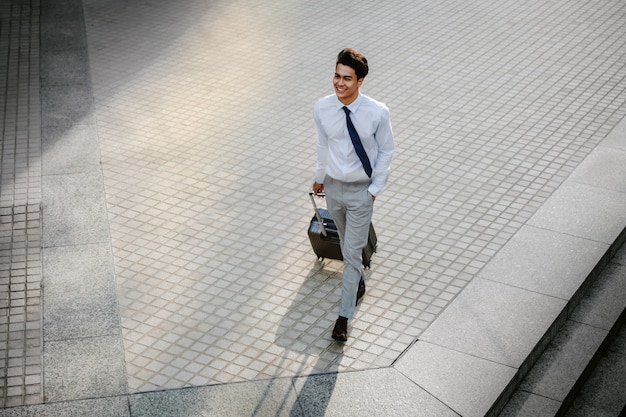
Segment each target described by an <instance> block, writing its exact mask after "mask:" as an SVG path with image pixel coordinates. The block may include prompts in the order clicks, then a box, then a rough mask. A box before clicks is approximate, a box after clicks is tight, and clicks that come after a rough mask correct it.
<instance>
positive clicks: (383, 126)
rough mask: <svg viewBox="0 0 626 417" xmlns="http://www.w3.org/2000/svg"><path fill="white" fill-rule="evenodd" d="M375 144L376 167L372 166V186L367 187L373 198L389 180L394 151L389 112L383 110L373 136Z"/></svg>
mask: <svg viewBox="0 0 626 417" xmlns="http://www.w3.org/2000/svg"><path fill="white" fill-rule="evenodd" d="M374 138H375V139H376V144H377V146H378V156H377V158H376V165H375V166H374V174H373V180H372V184H371V185H370V186H369V192H370V194H372V195H373V196H377V195H378V194H380V193H381V192H382V191H383V190H384V189H385V187H386V186H387V179H388V178H389V169H390V167H391V158H392V157H393V153H394V150H395V143H394V138H393V130H392V128H391V120H390V117H389V110H387V109H385V110H384V111H383V115H382V117H381V120H380V123H379V125H378V128H377V129H376V133H375V134H374Z"/></svg>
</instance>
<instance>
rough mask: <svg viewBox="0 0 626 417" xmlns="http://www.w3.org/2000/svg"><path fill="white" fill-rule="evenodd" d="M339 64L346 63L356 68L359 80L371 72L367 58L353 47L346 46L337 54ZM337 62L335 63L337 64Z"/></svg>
mask: <svg viewBox="0 0 626 417" xmlns="http://www.w3.org/2000/svg"><path fill="white" fill-rule="evenodd" d="M337 64H342V65H346V66H348V67H350V68H352V69H353V70H354V72H355V73H356V78H357V80H360V79H361V78H365V76H366V75H367V73H368V72H369V67H368V66H367V59H365V57H364V56H363V55H361V53H359V52H357V51H355V50H354V49H352V48H345V49H344V50H342V51H341V52H339V55H337ZM337 64H335V65H337Z"/></svg>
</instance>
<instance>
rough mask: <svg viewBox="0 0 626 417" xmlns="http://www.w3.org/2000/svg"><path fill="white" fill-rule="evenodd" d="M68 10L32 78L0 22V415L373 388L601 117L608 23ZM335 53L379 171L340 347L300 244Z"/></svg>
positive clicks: (433, 9) (16, 33) (580, 151)
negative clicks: (383, 183)
mask: <svg viewBox="0 0 626 417" xmlns="http://www.w3.org/2000/svg"><path fill="white" fill-rule="evenodd" d="M70 3H72V2H71V1H68V2H67V4H66V5H65V6H67V7H66V8H65V9H63V10H61V7H60V6H59V9H58V10H56V9H55V11H57V13H56V14H55V13H50V14H49V16H52V18H53V19H59V21H61V18H62V17H64V16H67V15H69V14H71V13H70V12H69V11H68V10H70V8H69V6H68V5H69V4H70ZM46 4H47V5H48V7H50V8H51V9H53V7H52V5H53V2H46ZM73 4H74V5H79V7H78V8H79V9H80V13H76V16H78V17H79V18H80V25H78V26H79V28H80V29H81V30H82V31H83V32H84V31H85V29H86V45H83V46H81V47H84V48H85V49H84V50H83V49H80V48H79V47H78V46H77V45H78V44H79V42H74V43H73V42H71V40H72V39H69V41H68V36H69V33H71V32H72V31H73V30H75V29H74V28H73V27H72V29H69V28H68V26H63V25H62V24H61V25H57V26H53V25H48V26H46V27H47V28H48V30H50V28H52V27H58V28H64V30H61V29H59V30H58V32H56V33H55V32H47V33H48V34H49V35H50V34H51V33H52V34H54V35H55V36H56V35H58V38H59V39H61V38H63V39H64V40H65V42H60V41H59V43H58V44H56V45H54V46H55V48H56V49H54V50H52V51H49V52H52V53H51V54H50V55H46V57H47V58H46V65H45V66H43V67H42V68H45V69H46V71H49V72H46V71H44V72H42V74H39V73H38V70H39V45H38V39H39V33H38V30H39V14H40V13H39V7H38V3H37V2H35V1H32V2H28V1H22V2H12V3H11V4H10V5H4V4H3V5H2V6H0V7H1V9H0V12H1V13H0V16H1V18H2V21H1V22H0V23H1V26H0V31H1V32H0V53H1V56H2V57H3V59H4V60H3V62H2V63H0V70H1V71H2V75H5V74H6V75H5V77H4V78H2V79H6V80H7V81H6V83H5V84H4V85H3V86H2V87H1V88H2V89H3V92H4V93H5V94H4V95H3V98H4V99H3V100H2V103H1V104H0V105H2V106H3V113H2V114H3V122H4V124H3V129H2V154H1V155H0V157H1V158H2V169H1V175H2V189H1V190H0V210H1V212H0V215H1V217H0V220H1V222H2V223H0V227H1V229H0V239H1V240H0V245H1V246H0V257H1V260H2V262H1V264H0V274H1V275H0V320H1V321H0V334H1V335H2V336H4V335H6V337H5V338H2V339H0V361H3V362H2V365H3V366H2V368H1V369H0V372H4V374H3V375H0V376H2V379H1V381H0V383H1V384H3V385H2V387H3V397H2V401H3V403H2V405H3V406H5V407H7V406H14V405H19V404H29V403H34V402H42V401H43V394H44V393H43V392H42V386H43V385H42V380H43V378H44V376H45V394H46V399H47V400H48V401H49V402H51V403H56V404H62V403H64V402H65V401H72V400H87V399H94V398H96V399H99V398H104V397H107V398H115V399H119V398H121V397H122V396H125V395H127V394H141V393H146V392H152V391H155V390H156V391H159V390H169V389H176V388H184V387H201V386H222V384H224V386H226V385H228V386H231V385H232V386H233V387H236V386H238V387H241V385H236V384H229V383H234V382H250V381H269V380H274V379H276V378H278V377H293V376H301V375H309V374H323V373H330V374H332V373H333V372H335V371H338V372H346V371H365V370H372V369H383V368H388V367H390V366H391V365H392V364H393V363H394V362H395V361H396V360H397V359H398V358H399V357H400V356H401V355H402V353H403V352H405V351H406V350H407V349H408V348H409V347H410V346H411V345H412V344H413V343H414V342H415V340H416V339H418V338H419V336H420V334H422V332H423V331H424V330H425V329H426V328H427V327H428V326H429V325H430V324H432V323H433V322H434V321H435V320H436V319H437V318H438V317H439V315H440V314H441V313H442V311H444V309H445V308H446V307H447V306H449V305H450V303H451V302H453V300H454V299H455V297H457V296H458V295H459V294H460V293H461V292H462V291H463V289H464V288H466V286H467V285H468V284H469V283H470V282H471V281H472V280H473V279H474V278H475V277H476V275H477V274H478V272H479V271H480V270H481V269H482V268H483V267H484V266H485V265H486V264H487V263H489V261H490V260H492V259H493V257H494V256H495V255H496V254H497V253H498V252H499V251H500V250H501V249H502V247H503V246H504V245H505V244H506V243H507V242H508V241H509V240H510V239H511V237H512V236H514V235H515V234H516V233H517V232H518V231H519V230H520V228H521V227H522V226H523V225H524V224H526V223H527V222H528V221H529V219H530V218H531V217H532V216H533V214H534V213H536V211H537V210H538V209H539V208H540V207H541V206H542V204H543V203H544V202H545V201H546V200H547V199H548V198H549V197H550V196H551V195H552V194H553V193H554V191H555V190H557V189H558V188H559V186H560V185H561V184H562V183H563V181H564V180H565V179H566V178H567V177H568V176H569V175H570V174H571V173H572V172H573V170H574V169H575V168H576V167H577V166H578V165H579V163H580V162H581V161H583V160H584V159H585V157H586V156H587V155H588V154H589V153H590V152H591V151H592V150H593V149H594V148H595V147H596V146H597V145H598V144H599V143H600V142H601V141H602V139H604V138H605V137H606V135H607V134H608V133H609V132H610V131H611V130H612V129H613V128H614V127H615V126H616V125H617V124H618V123H619V122H620V120H622V118H623V117H624V116H625V115H626V26H625V25H624V20H625V19H626V6H625V5H624V4H623V2H621V1H619V0H605V1H601V2H593V3H589V2H583V1H578V0H556V1H551V2H548V3H546V2H545V1H539V0H526V1H521V2H520V1H512V0H506V1H491V0H472V1H460V0H458V1H450V2H443V3H442V2H431V1H429V0H420V1H417V2H415V1H397V2H389V3H385V4H381V3H380V2H376V1H373V0H372V1H366V2H363V3H361V4H360V6H359V8H358V9H356V10H352V9H349V8H347V6H346V5H343V6H342V7H338V6H337V4H336V2H335V3H333V2H330V1H325V0H323V1H321V2H316V3H315V4H306V5H305V4H303V3H301V2H297V1H287V2H274V3H272V4H264V5H262V6H260V5H258V4H256V3H255V2H253V1H247V0H240V1H234V2H225V3H222V2H218V3H214V2H205V1H201V0H190V1H184V2H168V1H155V2H141V3H138V2H124V1H121V0H120V1H115V0H113V1H110V2H101V1H98V0H85V1H83V2H82V3H81V2H80V1H76V2H74V3H73ZM83 6H84V15H83ZM344 6H346V7H344ZM348 9H349V10H348ZM49 12H50V10H49ZM83 18H84V22H83V20H82V19H83ZM83 23H84V26H83ZM82 36H85V33H82ZM55 39H56V38H55ZM47 41H48V42H51V41H50V39H47ZM87 45H88V48H87V47H86V46H87ZM348 45H350V46H354V47H356V48H357V49H361V50H363V52H364V53H365V54H366V56H367V57H368V59H369V60H370V65H371V74H370V75H369V76H368V78H367V79H366V81H365V84H364V88H363V91H364V92H365V93H366V94H369V95H371V96H373V97H374V98H377V99H379V100H381V101H383V102H385V103H386V104H387V105H388V106H389V107H390V109H391V114H392V122H393V126H394V132H395V135H396V139H397V148H398V150H397V154H396V157H395V159H394V162H393V172H392V175H391V179H390V186H389V188H388V190H386V192H385V193H384V194H383V195H382V196H381V197H380V199H378V200H377V203H376V204H377V206H376V210H375V215H374V222H375V224H376V228H377V231H378V234H379V252H378V253H377V254H376V255H375V256H374V259H373V268H372V270H371V271H369V272H368V273H369V275H370V276H369V281H368V292H367V295H366V297H365V299H364V301H363V303H362V304H361V305H360V306H359V308H358V311H357V313H356V317H355V319H354V320H353V322H352V323H351V333H350V336H351V338H350V341H349V342H348V343H347V344H346V345H343V346H342V345H338V344H336V343H335V342H333V341H332V340H331V339H330V337H329V335H330V330H331V328H332V324H333V322H334V319H335V317H336V314H337V304H338V301H339V298H340V286H339V281H340V280H339V278H340V271H341V265H340V263H338V262H334V261H325V262H323V263H321V262H318V261H317V260H316V259H315V256H314V255H313V253H312V250H311V248H310V245H309V242H308V238H307V236H306V227H307V223H308V220H309V219H310V217H311V215H312V209H311V207H310V202H309V200H308V196H307V191H308V188H309V187H310V185H311V182H312V174H313V167H314V127H313V123H312V118H311V112H312V107H313V104H314V102H315V99H317V98H318V97H320V96H322V95H325V94H328V93H330V91H331V79H332V70H333V66H334V58H335V55H336V53H337V52H338V50H339V49H341V48H343V47H345V46H348ZM87 52H88V53H87ZM5 63H8V64H7V65H5ZM2 65H4V66H2ZM40 80H43V81H45V82H46V84H45V85H42V86H41V87H42V90H41V91H43V92H44V93H45V94H44V95H43V98H42V99H41V100H42V101H43V102H44V104H46V105H50V106H53V105H58V103H62V102H63V100H65V101H66V102H68V103H71V104H72V105H73V106H74V107H75V108H76V109H78V110H76V109H75V111H74V113H68V110H67V108H63V111H57V112H48V110H47V109H48V107H46V106H44V109H43V120H40V114H41V113H42V110H41V109H40V107H39V106H40V97H39V91H40V85H39V83H40ZM51 80H60V81H59V82H57V81H54V82H52V81H51ZM77 86H78V87H77ZM63 87H66V88H67V91H65V90H63ZM68 91H69V92H68ZM54 94H58V95H57V96H54ZM69 107H72V106H68V108H69ZM79 110H80V111H79ZM42 127H43V129H44V131H45V132H46V136H45V138H44V139H48V141H47V142H46V141H45V140H44V150H45V151H44V152H43V153H42V150H41V149H42V139H41V131H42ZM42 160H43V167H44V169H43V172H42ZM42 178H43V179H42ZM42 184H44V186H45V187H43V190H42ZM42 195H43V197H42ZM42 206H43V214H41V213H40V212H41V207H42ZM42 219H43V226H42ZM42 247H43V256H42V251H41V248H42ZM42 259H43V260H42ZM42 263H43V275H44V276H45V303H44V304H43V305H44V307H45V308H44V311H43V316H44V318H45V320H44V322H45V323H46V326H45V329H42V325H41V323H42V320H41V316H42V300H41V293H40V291H41V289H40V282H41V279H42ZM43 330H45V331H43ZM4 340H6V341H7V342H4ZM42 340H43V342H44V351H45V352H42ZM42 353H45V355H44V361H43V362H42ZM86 381H87V382H86ZM229 389H230V388H229ZM233 389H236V388H233ZM268 390H269V388H268ZM138 398H143V397H138ZM146 398H147V397H146Z"/></svg>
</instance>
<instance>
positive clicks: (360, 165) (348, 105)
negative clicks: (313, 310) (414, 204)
mask: <svg viewBox="0 0 626 417" xmlns="http://www.w3.org/2000/svg"><path fill="white" fill-rule="evenodd" d="M368 71H369V67H368V64H367V60H366V59H365V57H364V56H363V55H361V54H360V53H359V52H357V51H355V50H354V49H350V48H346V49H344V50H342V51H341V52H339V55H338V56H337V62H336V65H335V76H334V78H333V86H334V89H335V94H332V95H330V96H327V97H324V98H322V99H320V100H319V101H318V102H317V103H316V105H315V108H314V111H313V118H314V120H315V126H316V130H317V164H316V172H315V182H314V184H313V192H314V193H315V195H318V194H320V193H325V195H326V206H327V208H328V211H329V212H330V215H331V216H332V218H333V220H334V221H335V223H336V225H337V229H338V231H339V239H340V241H341V253H342V255H343V260H344V270H343V276H342V288H341V306H340V308H339V318H338V319H337V322H336V323H335V327H334V329H333V332H332V337H333V339H335V340H338V341H341V342H345V341H347V340H348V320H349V319H351V318H352V316H353V315H354V309H355V306H356V304H357V303H358V302H359V300H360V299H361V298H362V297H363V295H364V294H365V279H364V278H365V274H364V272H363V267H362V266H361V262H362V260H361V257H362V251H363V248H364V247H365V245H366V244H367V238H368V234H369V225H370V222H371V219H372V212H373V209H374V200H375V199H376V197H377V196H378V195H379V194H380V193H381V192H382V191H383V189H384V188H385V185H386V184H387V178H388V176H389V166H390V164H391V157H392V156H393V152H394V139H393V132H392V130H391V122H390V119H389V110H388V109H387V107H386V106H385V105H384V104H383V103H380V102H378V101H376V100H373V99H371V98H370V97H367V96H366V95H363V94H361V93H360V91H359V88H360V87H361V85H362V84H363V80H364V79H365V76H366V75H367V73H368ZM355 300H356V302H355Z"/></svg>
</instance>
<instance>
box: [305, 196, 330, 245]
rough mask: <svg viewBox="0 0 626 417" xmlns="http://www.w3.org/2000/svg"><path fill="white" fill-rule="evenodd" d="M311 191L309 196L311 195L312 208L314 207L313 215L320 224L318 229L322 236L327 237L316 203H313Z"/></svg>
mask: <svg viewBox="0 0 626 417" xmlns="http://www.w3.org/2000/svg"><path fill="white" fill-rule="evenodd" d="M313 194H314V193H313V191H309V197H311V203H313V208H314V209H315V217H317V222H318V223H319V224H320V229H322V234H323V235H324V237H328V233H326V227H325V226H324V222H323V221H322V216H321V215H320V211H319V209H318V208H317V204H315V198H314V197H313Z"/></svg>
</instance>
